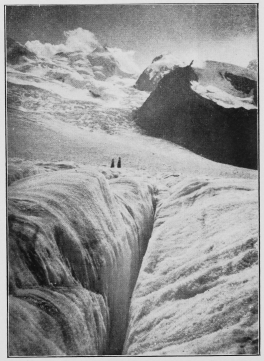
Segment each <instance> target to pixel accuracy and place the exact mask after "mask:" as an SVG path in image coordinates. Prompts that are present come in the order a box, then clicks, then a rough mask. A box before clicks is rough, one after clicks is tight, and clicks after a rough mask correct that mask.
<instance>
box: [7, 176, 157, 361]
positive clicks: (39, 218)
mask: <svg viewBox="0 0 264 361" xmlns="http://www.w3.org/2000/svg"><path fill="white" fill-rule="evenodd" d="M152 193H153V187H152V186H151V185H150V184H145V183H143V184H139V183H138V182H136V181H135V180H133V179H132V180H131V179H128V178H127V179H115V178H113V179H110V180H107V179H106V178H105V177H104V175H102V174H100V173H98V172H95V171H93V170H85V171H84V170H78V171H76V170H72V169H69V170H64V171H62V170H58V171H50V172H43V173H40V174H36V175H33V176H29V177H25V178H23V179H20V180H17V181H15V182H13V183H12V184H11V185H10V187H9V194H8V197H9V205H8V207H9V213H8V220H9V247H10V250H9V278H10V286H9V291H10V301H9V302H10V303H9V310H10V317H9V344H10V355H11V356H23V355H24V356H41V355H42V356H43V355H83V354H86V355H89V354H104V353H106V354H113V353H114V354H118V353H120V352H121V350H120V347H122V344H123V339H124V337H125V331H126V324H127V315H128V308H129V302H130V297H131V294H132V291H133V287H134V284H135V281H136V278H137V273H138V271H139V267H140V264H141V260H142V257H143V255H144V252H145V250H146V247H147V241H148V239H149V238H150V235H151V231H152V226H153V215H154V211H153V207H154V205H153V196H152Z"/></svg>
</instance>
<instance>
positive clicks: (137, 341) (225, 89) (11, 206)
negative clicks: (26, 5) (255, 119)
mask: <svg viewBox="0 0 264 361" xmlns="http://www.w3.org/2000/svg"><path fill="white" fill-rule="evenodd" d="M65 35H66V36H68V35H69V36H70V37H68V40H69V42H67V43H66V44H65V46H62V45H63V44H60V45H52V44H41V43H39V42H34V41H33V42H28V43H27V44H26V46H23V45H21V44H19V43H17V42H14V41H11V42H10V44H9V45H8V49H7V50H8V54H7V55H8V56H7V68H6V70H7V112H8V116H7V118H8V132H7V133H8V134H7V135H8V157H9V159H8V186H9V187H8V226H9V230H8V232H9V234H8V235H9V244H8V245H9V253H8V257H9V267H8V270H9V287H8V290H9V318H8V327H9V340H8V347H9V350H8V352H9V355H10V356H87V355H121V354H123V355H129V356H133V355H134V356H138V355H145V356H147V355H149V356H162V355H179V356H183V355H215V354H216V355H224V354H228V355H235V354H236V355H237V354H239V355H240V354H248V355H250V354H257V353H258V326H259V325H258V282H259V280H258V271H259V268H258V226H259V225H258V183H257V176H258V173H257V171H256V170H254V169H248V168H241V167H238V166H233V165H230V164H220V163H217V162H216V161H212V160H209V159H206V158H203V157H202V156H201V154H200V152H198V154H194V153H193V152H191V151H188V150H187V149H186V148H184V147H185V145H184V144H183V146H180V145H179V144H178V145H176V144H173V143H171V142H169V141H166V140H165V139H164V137H163V139H158V138H153V137H150V136H148V135H147V133H146V132H145V131H144V130H142V129H141V128H140V126H139V125H137V124H136V119H135V117H134V116H135V115H136V113H138V112H140V110H137V111H136V110H135V109H136V108H139V107H141V106H142V104H143V103H144V101H146V99H147V98H148V97H149V95H150V94H149V93H148V92H147V91H142V90H138V89H136V87H133V85H134V83H135V81H136V78H135V73H136V68H134V67H133V62H132V63H131V61H132V57H133V52H131V51H126V52H123V51H121V50H120V49H118V48H107V47H106V46H101V45H100V44H99V43H98V42H97V40H96V39H95V41H92V45H93V46H92V48H90V45H89V44H90V43H89V41H88V40H89V36H90V35H91V34H90V35H89V32H88V33H87V32H83V31H82V30H80V29H76V30H74V31H70V32H68V35H67V34H65ZM79 35H81V38H82V39H83V41H84V42H82V44H84V45H85V44H86V46H85V47H84V48H82V47H81V48H80V43H78V42H76V41H75V40H76V39H77V38H78V37H79ZM76 36H77V38H76ZM83 36H84V37H83ZM87 36H88V37H87ZM91 36H92V35H91ZM86 40H87V41H88V42H87V43H86ZM92 40H93V39H92ZM80 49H81V50H80ZM82 50H86V51H82ZM124 54H126V55H127V56H126V57H125V58H124V57H123V55H124ZM122 57H123V58H122ZM189 63H190V61H188V63H186V64H189ZM184 65H185V64H184V63H183V62H181V61H180V60H178V59H176V57H174V56H171V55H169V54H167V55H166V56H163V57H162V56H160V57H157V58H155V59H154V60H153V63H152V64H151V66H150V67H149V68H148V69H149V70H150V72H149V73H148V74H147V77H146V79H145V80H144V79H143V80H144V81H146V84H147V83H148V81H149V82H150V84H149V85H150V86H151V85H154V86H155V87H156V86H157V88H156V89H157V90H159V89H160V87H161V86H162V84H163V83H164V79H165V80H166V77H167V79H168V78H170V77H171V74H173V72H177V71H178V72H181V71H184ZM196 65H197V64H196ZM253 65H254V63H253ZM255 66H257V65H256V64H255V65H254V67H255ZM254 67H253V68H254ZM132 68H134V74H131V72H130V70H131V69H132ZM253 68H252V69H250V68H248V69H244V68H241V67H236V66H233V65H231V64H226V63H219V62H207V63H206V66H205V67H204V68H203V67H201V68H197V67H196V68H193V70H194V72H195V74H196V77H194V79H193V80H192V81H191V82H190V81H189V80H190V79H189V80H188V84H187V85H188V86H186V87H183V88H181V89H180V91H179V93H177V94H176V93H175V91H174V90H173V89H172V88H170V89H168V92H167V93H166V92H165V93H163V95H164V97H165V98H168V99H170V97H171V96H172V98H173V99H172V98H171V99H172V100H173V101H172V103H173V104H174V103H175V104H174V105H177V103H178V102H179V101H181V98H182V100H184V101H187V103H188V102H189V104H192V105H195V103H193V102H192V100H193V99H196V100H197V99H199V104H209V105H210V107H211V108H212V107H213V109H219V108H220V106H221V108H223V109H222V112H223V114H231V113H232V114H233V113H236V114H242V115H243V114H246V113H247V114H252V113H256V112H257V110H256V103H254V97H255V96H256V92H255V90H254V89H255V86H256V82H255V80H256V79H255V78H254V76H255V75H254V74H255V73H254V69H253ZM173 69H174V70H173ZM168 73H170V74H168ZM220 73H221V74H220ZM226 73H230V74H231V76H230V74H229V75H228V76H227V74H226ZM145 75H146V74H145ZM161 78H162V80H161V81H160V82H159V80H160V79H161ZM197 78H198V82H197ZM242 78H243V79H244V78H247V80H246V82H244V85H243V84H242V85H243V88H241V79H242ZM195 79H196V81H195ZM243 79H242V80H243ZM243 81H244V80H243ZM146 84H145V85H146ZM143 85H144V84H143ZM184 89H187V93H188V94H192V98H190V97H188V96H187V97H184V91H183V90H184ZM144 90H146V89H144ZM171 93H173V94H171ZM182 94H183V96H182ZM149 98H150V99H151V96H150V97H149ZM190 99H191V100H190ZM156 100H157V101H156V102H154V105H153V109H154V110H155V112H156V108H159V107H161V108H162V107H163V105H164V104H161V103H160V102H159V100H160V99H156ZM189 100H190V101H189ZM152 104H153V103H152ZM241 107H242V108H243V109H241ZM230 108H234V109H230ZM235 108H238V109H235ZM153 109H152V110H153ZM193 109H195V108H194V107H193ZM132 111H133V114H132ZM183 111H184V113H186V108H184V109H183ZM155 112H154V113H155ZM192 113H193V114H194V115H195V117H194V118H193V120H194V121H195V122H196V119H197V116H198V113H197V112H196V113H195V111H193V112H192ZM157 114H158V113H157V112H156V114H154V118H153V117H152V120H151V125H152V126H153V119H154V120H155V116H156V118H157ZM160 115H161V116H160V117H158V118H159V119H158V121H159V122H160V121H161V120H162V112H161V114H160ZM209 118H210V117H209ZM209 118H208V116H207V115H206V114H205V116H204V117H202V118H201V119H199V120H200V121H201V125H202V126H204V128H202V129H208V126H209V125H210V124H211V123H212V121H211V123H210V121H209ZM218 119H219V121H220V120H221V122H222V125H223V124H224V123H223V119H222V118H221V117H219V118H218ZM195 122H194V123H195ZM221 122H220V123H221ZM220 123H219V132H220V134H222V128H223V127H221V124H220ZM208 124H209V125H208ZM241 124H242V125H243V122H241V121H240V122H239V124H238V126H237V127H236V126H234V125H232V126H234V130H235V133H236V136H238V138H239V134H238V128H239V127H241ZM254 124H255V123H254ZM254 124H253V125H254ZM235 125H236V123H235ZM253 125H252V126H253ZM229 133H230V132H229ZM247 133H248V132H247ZM227 135H228V137H229V136H230V134H228V132H227ZM201 139H203V141H204V140H205V137H204V135H203V136H201ZM228 139H229V138H227V140H228ZM254 139H255V138H254ZM254 139H253V138H252V139H251V141H250V142H252V143H254V145H255V144H256V142H254ZM222 140H223V145H224V141H225V142H226V137H223V138H222ZM239 142H240V145H241V152H238V155H239V156H240V157H241V158H243V159H244V158H245V157H243V149H244V148H247V147H249V144H251V143H248V141H245V142H244V143H243V142H241V139H240V140H239ZM205 143H206V141H205ZM226 144H227V143H226ZM216 145H217V144H216V142H215V141H214V142H213V147H214V150H215V148H216ZM230 147H234V142H230ZM242 148H243V149H242ZM254 149H255V148H254ZM225 151H226V149H225ZM120 156H121V157H122V169H116V168H114V169H112V168H111V169H110V168H109V165H110V161H111V158H112V157H114V158H115V159H116V158H117V157H120Z"/></svg>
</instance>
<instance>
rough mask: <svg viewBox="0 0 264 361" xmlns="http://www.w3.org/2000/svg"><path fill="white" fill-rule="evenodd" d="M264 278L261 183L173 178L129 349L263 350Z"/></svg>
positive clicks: (161, 206)
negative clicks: (262, 287)
mask: <svg viewBox="0 0 264 361" xmlns="http://www.w3.org/2000/svg"><path fill="white" fill-rule="evenodd" d="M258 285H259V278H258V190H257V182H256V181H255V180H248V181H247V182H246V183H245V182H244V181H242V180H239V179H236V180H235V179H225V180H223V179H217V178H206V177H196V178H193V179H190V178H185V179H176V181H175V178H174V180H173V181H170V184H169V187H168V188H167V189H166V188H165V189H164V190H163V195H162V197H160V199H159V200H158V202H157V210H156V214H155V222H154V229H153V233H152V236H151V239H150V240H149V245H148V249H147V252H146V254H145V257H144V260H143V263H142V266H141V270H140V273H139V277H138V280H137V283H136V286H135V289H134V293H133V297H132V300H131V307H130V313H129V325H128V331H127V337H126V342H125V345H124V350H123V354H124V355H126V354H127V355H144V356H147V355H148V356H149V355H155V356H158V355H159V356H162V355H181V356H183V355H210V354H214V355H216V354H221V355H231V354H255V353H257V350H258Z"/></svg>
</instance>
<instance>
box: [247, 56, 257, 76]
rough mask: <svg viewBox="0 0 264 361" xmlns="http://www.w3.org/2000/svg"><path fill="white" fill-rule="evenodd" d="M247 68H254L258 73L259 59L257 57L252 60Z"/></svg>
mask: <svg viewBox="0 0 264 361" xmlns="http://www.w3.org/2000/svg"><path fill="white" fill-rule="evenodd" d="M247 69H249V70H252V71H254V72H256V73H257V71H258V61H257V59H254V60H251V61H250V62H249V64H248V66H247Z"/></svg>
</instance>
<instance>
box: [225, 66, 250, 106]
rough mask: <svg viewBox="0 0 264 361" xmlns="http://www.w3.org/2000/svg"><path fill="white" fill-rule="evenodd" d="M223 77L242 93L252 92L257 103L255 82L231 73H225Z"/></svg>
mask: <svg viewBox="0 0 264 361" xmlns="http://www.w3.org/2000/svg"><path fill="white" fill-rule="evenodd" d="M225 78H226V79H227V80H228V81H230V83H231V84H232V85H233V87H234V88H235V89H237V90H238V91H241V92H243V93H246V94H249V95H250V93H251V92H253V98H254V103H255V104H257V82H256V81H254V80H252V79H248V78H246V77H243V76H239V75H235V74H232V73H228V72H226V73H225Z"/></svg>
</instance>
